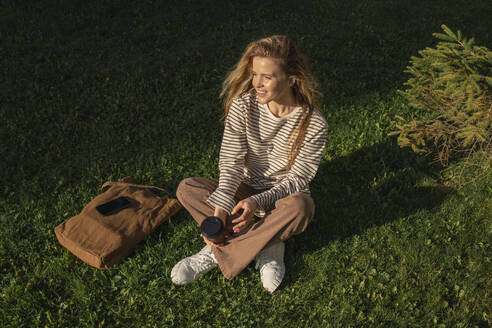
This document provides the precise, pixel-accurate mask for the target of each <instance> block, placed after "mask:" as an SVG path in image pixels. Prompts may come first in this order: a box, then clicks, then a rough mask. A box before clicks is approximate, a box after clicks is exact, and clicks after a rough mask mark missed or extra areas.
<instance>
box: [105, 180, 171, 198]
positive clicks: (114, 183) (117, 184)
mask: <svg viewBox="0 0 492 328" xmlns="http://www.w3.org/2000/svg"><path fill="white" fill-rule="evenodd" d="M121 185H125V186H133V187H138V188H143V189H156V190H160V191H163V192H165V193H166V194H168V195H169V196H170V195H171V194H170V193H169V191H167V190H166V189H164V188H160V187H156V186H148V185H140V184H135V183H130V182H123V181H107V182H105V183H103V185H102V186H101V192H103V189H104V188H106V187H109V186H121Z"/></svg>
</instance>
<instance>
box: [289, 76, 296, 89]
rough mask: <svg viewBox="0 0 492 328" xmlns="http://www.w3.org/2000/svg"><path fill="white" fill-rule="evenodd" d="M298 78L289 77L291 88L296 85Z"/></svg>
mask: <svg viewBox="0 0 492 328" xmlns="http://www.w3.org/2000/svg"><path fill="white" fill-rule="evenodd" d="M296 81H297V78H296V77H295V76H293V75H291V76H289V87H291V88H292V87H293V86H294V84H296Z"/></svg>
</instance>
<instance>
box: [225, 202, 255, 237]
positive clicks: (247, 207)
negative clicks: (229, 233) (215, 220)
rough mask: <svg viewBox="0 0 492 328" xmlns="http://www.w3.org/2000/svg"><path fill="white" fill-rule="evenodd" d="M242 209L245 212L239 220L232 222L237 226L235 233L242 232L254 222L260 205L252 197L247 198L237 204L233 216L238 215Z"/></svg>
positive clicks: (234, 229)
mask: <svg viewBox="0 0 492 328" xmlns="http://www.w3.org/2000/svg"><path fill="white" fill-rule="evenodd" d="M241 209H242V210H243V213H242V214H241V216H239V217H238V218H237V219H234V220H232V223H234V224H236V225H235V226H234V228H233V231H234V232H235V233H238V232H241V231H242V230H243V229H245V228H246V227H248V226H249V225H250V223H251V221H252V220H253V216H254V214H255V212H256V210H257V209H258V204H257V203H256V201H255V200H254V199H253V198H251V197H248V198H245V199H243V200H242V201H240V202H239V203H237V204H236V206H235V207H234V209H233V210H232V212H231V215H234V214H236V213H238V212H239V210H241Z"/></svg>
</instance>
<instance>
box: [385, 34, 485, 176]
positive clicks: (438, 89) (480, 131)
mask: <svg viewBox="0 0 492 328" xmlns="http://www.w3.org/2000/svg"><path fill="white" fill-rule="evenodd" d="M441 27H442V29H443V30H444V32H445V34H442V33H433V36H434V37H436V38H438V39H440V40H442V41H440V42H439V43H438V44H437V48H426V49H424V50H421V51H419V52H418V53H419V55H420V57H414V56H412V57H411V60H410V65H409V66H407V69H406V70H405V72H407V73H410V74H411V75H412V77H411V78H410V79H409V80H408V81H407V82H405V83H404V85H405V86H407V87H408V88H407V89H406V90H404V91H401V90H399V91H398V92H399V93H400V94H402V95H403V96H404V97H405V98H406V99H407V101H408V104H409V106H411V107H412V108H414V109H416V110H418V111H424V112H427V114H428V115H427V117H426V118H427V119H426V120H422V121H418V120H407V119H405V118H403V117H400V116H397V119H398V120H399V121H400V122H399V124H397V130H396V131H393V132H391V133H390V135H398V144H399V146H400V147H407V146H409V147H411V148H412V150H413V151H414V152H416V153H423V154H433V155H434V156H435V159H436V160H437V161H439V162H440V163H441V164H442V165H443V166H445V167H446V166H448V164H449V163H450V159H452V158H460V159H463V161H460V163H461V167H462V168H463V170H464V169H465V168H470V167H472V168H473V172H474V174H473V175H472V179H473V178H477V177H478V176H482V177H483V176H484V175H489V174H490V171H491V158H492V157H491V154H492V144H491V135H492V127H491V122H492V92H491V87H492V52H491V51H490V50H488V49H487V48H486V47H482V46H476V45H473V44H474V38H471V39H466V38H463V37H462V35H461V31H459V30H458V32H457V33H456V34H455V33H453V32H452V31H451V29H449V28H448V27H447V26H446V25H441ZM461 172H463V171H461ZM465 180H468V181H465ZM465 180H462V179H460V180H459V181H460V182H459V184H461V183H462V182H464V183H467V182H469V180H470V179H469V178H467V179H465Z"/></svg>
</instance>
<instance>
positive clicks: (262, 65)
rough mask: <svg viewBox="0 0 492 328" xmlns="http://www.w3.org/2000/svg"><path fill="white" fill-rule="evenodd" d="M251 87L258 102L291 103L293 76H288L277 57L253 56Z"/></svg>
mask: <svg viewBox="0 0 492 328" xmlns="http://www.w3.org/2000/svg"><path fill="white" fill-rule="evenodd" d="M252 74H253V81H252V83H253V88H255V90H256V93H257V94H258V102H259V103H260V104H268V103H269V102H271V101H273V102H275V103H277V104H291V103H292V100H293V94H292V85H293V84H294V80H293V78H288V77H287V75H286V74H285V72H284V71H283V70H282V68H281V66H280V63H279V61H278V59H276V58H272V57H259V56H256V57H253V67H252Z"/></svg>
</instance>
